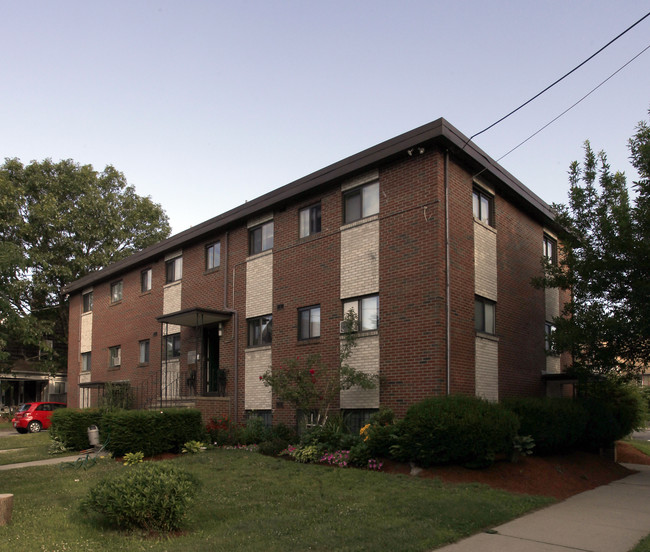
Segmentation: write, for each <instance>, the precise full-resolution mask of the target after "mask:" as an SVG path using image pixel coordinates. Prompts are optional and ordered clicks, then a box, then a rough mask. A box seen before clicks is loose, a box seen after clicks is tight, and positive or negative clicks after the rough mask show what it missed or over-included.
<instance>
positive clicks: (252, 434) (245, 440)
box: [237, 415, 271, 445]
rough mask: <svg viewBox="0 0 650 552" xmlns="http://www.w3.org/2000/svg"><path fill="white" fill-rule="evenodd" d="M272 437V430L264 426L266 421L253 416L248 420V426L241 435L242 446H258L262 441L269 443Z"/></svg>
mask: <svg viewBox="0 0 650 552" xmlns="http://www.w3.org/2000/svg"><path fill="white" fill-rule="evenodd" d="M270 437H271V430H270V429H269V428H268V427H266V425H264V420H263V419H262V418H261V417H259V416H255V415H252V416H250V417H249V418H248V419H247V420H246V426H245V427H244V429H243V430H242V432H241V434H240V442H239V443H237V444H240V445H256V444H258V443H261V442H262V441H268V439H269V438H270Z"/></svg>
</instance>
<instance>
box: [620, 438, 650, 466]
mask: <svg viewBox="0 0 650 552" xmlns="http://www.w3.org/2000/svg"><path fill="white" fill-rule="evenodd" d="M616 461H617V462H623V463H624V464H643V465H646V466H649V465H650V456H646V455H645V454H643V453H642V452H641V451H640V450H638V449H636V448H634V447H633V446H632V445H630V444H629V443H624V442H623V441H619V442H618V443H616Z"/></svg>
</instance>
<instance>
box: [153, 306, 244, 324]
mask: <svg viewBox="0 0 650 552" xmlns="http://www.w3.org/2000/svg"><path fill="white" fill-rule="evenodd" d="M231 316H232V313H231V312H228V311H219V310H213V309H200V308H198V307H195V308H193V309H185V310H180V311H176V312H171V313H169V314H163V315H162V316H159V317H157V318H156V320H157V321H158V322H160V323H161V324H176V325H177V326H189V327H191V328H198V327H200V326H208V325H210V324H216V323H217V322H225V321H227V320H230V317H231Z"/></svg>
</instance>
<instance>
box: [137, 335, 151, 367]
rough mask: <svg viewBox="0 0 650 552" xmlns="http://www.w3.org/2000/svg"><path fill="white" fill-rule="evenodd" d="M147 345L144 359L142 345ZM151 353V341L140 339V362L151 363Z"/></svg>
mask: <svg viewBox="0 0 650 552" xmlns="http://www.w3.org/2000/svg"><path fill="white" fill-rule="evenodd" d="M143 345H145V355H144V356H145V359H144V360H142V346H143ZM150 355H151V343H150V340H149V339H141V340H140V341H138V362H139V363H140V364H149V359H150Z"/></svg>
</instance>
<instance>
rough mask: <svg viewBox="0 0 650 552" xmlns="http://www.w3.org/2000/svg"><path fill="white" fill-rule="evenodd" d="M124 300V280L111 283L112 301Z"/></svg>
mask: <svg viewBox="0 0 650 552" xmlns="http://www.w3.org/2000/svg"><path fill="white" fill-rule="evenodd" d="M121 300H122V280H120V281H119V282H113V283H112V284H111V303H117V302H118V301H121Z"/></svg>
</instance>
